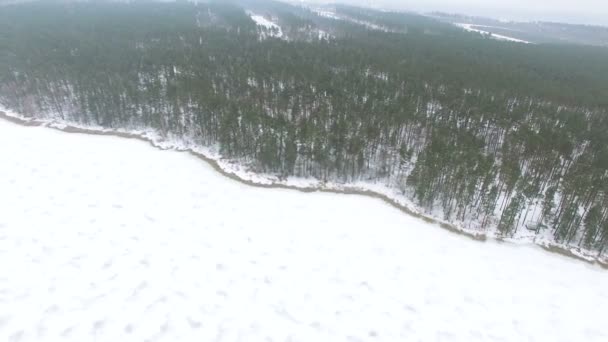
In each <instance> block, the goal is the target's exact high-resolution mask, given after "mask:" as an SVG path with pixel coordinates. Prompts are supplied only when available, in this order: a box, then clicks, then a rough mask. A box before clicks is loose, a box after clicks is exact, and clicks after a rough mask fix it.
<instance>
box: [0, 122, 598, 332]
mask: <svg viewBox="0 0 608 342" xmlns="http://www.w3.org/2000/svg"><path fill="white" fill-rule="evenodd" d="M0 146H1V147H0V341H11V342H12V341H20V342H21V341H74V342H82V341H107V342H116V341H121V342H123V341H137V342H141V341H170V342H174V341H204V342H207V341H246V342H250V341H253V342H255V341H304V342H313V341H314V342H319V341H328V342H339V341H466V342H469V341H515V342H520V341H552V342H553V341H568V342H570V341H608V326H606V322H605V318H606V316H605V313H606V308H607V307H608V271H606V270H603V269H601V268H599V267H596V266H591V265H588V264H585V263H583V262H581V261H577V260H574V259H569V258H566V257H562V256H559V255H556V254H550V253H547V252H545V251H543V250H542V249H540V248H538V247H533V246H519V245H511V244H498V243H495V242H488V243H481V242H477V241H473V240H470V239H468V238H465V237H462V236H459V235H456V234H453V233H450V232H447V231H445V230H443V229H441V228H439V227H437V226H434V225H430V224H427V223H424V222H422V221H419V220H417V219H414V218H412V217H409V216H407V215H405V214H403V213H402V212H400V211H398V210H396V209H393V208H391V207H390V206H388V205H385V204H384V203H382V202H381V201H379V200H374V199H370V198H366V197H361V196H347V195H336V194H304V193H300V192H296V191H289V190H269V189H259V188H253V187H248V186H245V185H242V184H240V183H238V182H235V181H232V180H230V179H228V178H226V177H224V176H222V175H220V174H218V173H217V172H215V171H214V170H213V169H212V168H211V167H209V166H208V165H206V164H205V163H203V162H202V161H200V160H198V159H196V158H195V157H193V156H191V155H189V154H186V153H178V152H171V151H161V150H158V149H154V148H152V147H150V146H149V145H148V144H146V143H144V142H140V141H136V140H126V139H121V138H114V137H107V136H106V137H102V136H86V135H75V134H67V133H62V132H59V131H55V130H51V129H48V128H40V127H22V126H18V125H15V124H11V123H8V122H5V121H0Z"/></svg>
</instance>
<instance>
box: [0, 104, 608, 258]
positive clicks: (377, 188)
mask: <svg viewBox="0 0 608 342" xmlns="http://www.w3.org/2000/svg"><path fill="white" fill-rule="evenodd" d="M0 119H4V120H9V121H11V122H13V123H17V124H21V125H26V126H45V127H49V128H52V129H56V130H60V131H63V132H66V133H80V134H93V135H109V136H117V137H122V138H128V139H138V140H142V141H145V142H148V143H150V145H152V146H153V147H156V148H159V149H163V150H175V151H179V152H186V153H190V154H192V155H194V156H196V157H197V158H199V159H201V160H203V161H205V162H206V163H208V164H209V165H210V166H211V167H212V168H213V169H214V170H216V171H217V172H219V173H221V174H222V175H224V176H226V177H229V178H231V179H233V180H236V181H238V182H240V183H243V184H246V185H249V186H255V187H262V188H275V189H276V188H278V189H291V190H297V191H300V192H308V193H309V192H326V193H336V194H346V195H360V196H367V197H372V198H375V199H379V200H381V201H383V202H385V203H386V204H388V205H390V206H392V207H394V208H396V209H399V210H400V211H402V212H404V213H405V214H408V215H411V216H414V217H416V218H419V219H422V220H424V221H426V222H427V223H431V224H435V225H437V226H439V227H441V228H443V229H445V230H449V231H450V232H453V233H457V234H460V235H464V236H467V237H469V238H472V239H474V240H478V241H486V240H488V239H493V240H497V241H504V242H509V243H514V244H535V245H538V246H540V247H542V248H543V249H544V250H546V251H548V252H551V253H557V254H561V255H564V256H567V257H572V258H576V259H579V260H581V261H584V262H587V263H591V264H597V265H599V266H601V267H603V268H605V269H608V259H606V258H599V257H598V256H597V255H596V253H593V252H590V251H585V250H583V249H580V248H575V247H571V246H567V245H564V244H558V243H555V242H552V241H548V240H545V239H536V238H533V239H530V238H527V237H516V238H505V237H502V236H500V235H498V234H497V233H496V231H495V230H491V229H489V230H487V231H479V230H475V229H468V228H465V227H462V226H460V225H458V224H454V223H452V222H448V221H446V220H443V219H440V218H438V217H434V216H432V215H428V214H425V213H423V212H422V211H421V210H420V209H419V208H417V206H416V205H415V204H414V203H412V202H411V201H409V200H408V199H407V198H405V196H403V195H401V194H399V193H398V192H397V191H396V190H395V189H391V188H389V187H387V186H384V185H381V184H373V183H366V182H358V183H352V184H339V183H334V182H321V181H319V180H315V179H301V178H293V177H291V178H287V179H279V178H278V177H276V176H273V175H268V174H259V173H255V172H252V171H249V170H247V169H246V168H245V167H244V166H243V165H241V164H239V163H237V162H235V161H231V160H226V159H224V158H222V156H221V154H220V153H219V152H218V150H217V149H216V148H214V147H203V146H200V145H197V144H195V143H193V142H188V141H184V140H183V139H179V138H177V137H168V138H163V137H162V136H161V135H160V134H158V133H157V132H155V131H154V130H125V129H107V128H103V127H95V126H84V125H78V124H74V123H71V122H63V121H59V120H47V119H33V118H27V117H25V116H23V115H20V114H18V113H16V112H14V111H11V110H9V109H7V108H5V107H3V106H1V105H0Z"/></svg>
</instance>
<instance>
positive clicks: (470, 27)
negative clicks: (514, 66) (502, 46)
mask: <svg viewBox="0 0 608 342" xmlns="http://www.w3.org/2000/svg"><path fill="white" fill-rule="evenodd" d="M454 25H456V26H458V27H461V28H463V29H465V30H466V31H469V32H477V33H481V34H490V35H491V38H494V39H496V40H505V41H509V42H515V43H524V44H532V43H531V42H529V41H527V40H522V39H517V38H513V37H508V36H504V35H502V34H496V33H493V32H491V31H484V30H480V29H478V28H476V27H487V28H488V29H491V28H493V27H492V26H487V25H474V24H462V23H455V24H454Z"/></svg>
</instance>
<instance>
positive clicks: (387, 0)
mask: <svg viewBox="0 0 608 342" xmlns="http://www.w3.org/2000/svg"><path fill="white" fill-rule="evenodd" d="M305 2H315V3H323V4H329V3H335V2H338V3H344V4H351V5H358V6H366V7H372V8H385V9H391V10H410V11H419V12H433V11H441V12H450V13H461V14H467V15H474V16H487V17H493V18H498V19H505V20H516V21H537V20H540V21H558V22H565V23H573V24H587V25H608V2H606V1H602V0H580V1H571V0H537V1H526V0H494V1H484V0H373V1H372V0H305Z"/></svg>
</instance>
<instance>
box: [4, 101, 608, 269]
mask: <svg viewBox="0 0 608 342" xmlns="http://www.w3.org/2000/svg"><path fill="white" fill-rule="evenodd" d="M0 119H3V120H6V121H10V122H12V123H15V124H18V125H23V126H47V127H48V128H51V129H55V130H59V131H62V132H65V133H72V134H88V135H106V136H113V137H120V138H126V139H136V140H140V141H143V142H146V143H149V144H150V145H151V146H153V147H155V148H158V149H163V150H167V149H166V148H163V147H160V146H158V145H156V144H155V143H154V141H152V140H151V139H149V138H147V137H145V136H142V135H139V134H135V133H125V132H118V131H112V130H107V131H100V130H95V129H86V128H81V127H74V126H70V125H67V124H65V125H63V124H62V126H49V125H48V123H47V122H44V121H41V120H36V119H22V118H18V117H14V116H9V115H7V114H6V113H5V112H3V111H0ZM168 150H174V151H176V152H181V153H189V154H190V155H192V156H194V157H196V158H198V159H200V160H202V161H204V162H206V163H207V164H208V165H210V166H211V167H212V168H213V169H214V170H215V171H217V172H219V173H220V174H222V175H223V176H225V177H228V178H230V179H232V180H234V181H237V182H239V183H242V184H245V185H248V186H253V187H258V188H266V189H286V190H295V191H299V192H303V193H313V192H323V193H332V194H342V195H357V196H367V197H371V198H375V199H379V200H381V201H383V202H384V203H386V204H388V205H390V206H392V207H394V208H396V209H398V210H400V211H401V212H403V213H405V214H407V215H411V216H413V217H416V218H419V219H421V220H423V221H425V222H427V223H431V224H434V225H437V226H439V227H441V228H443V229H445V230H448V231H450V232H452V233H455V234H459V235H462V236H466V237H468V238H471V239H473V240H476V241H480V242H485V241H487V240H488V237H487V235H486V234H485V233H483V232H471V231H466V230H462V229H459V228H458V227H456V226H455V225H452V224H447V223H444V222H440V221H438V220H436V219H434V218H432V217H429V216H426V215H423V214H420V213H417V212H414V211H412V210H411V209H409V208H408V207H406V206H404V205H401V204H400V203H398V202H396V201H395V200H393V199H391V198H390V197H388V196H386V195H383V194H379V193H377V192H374V191H371V190H361V189H355V188H348V187H344V188H343V189H331V188H323V187H296V186H289V185H284V184H261V183H256V182H253V181H249V180H246V179H242V178H240V177H239V176H237V175H235V174H233V173H230V172H227V171H225V170H224V169H222V167H221V166H220V165H219V163H218V162H217V161H216V160H214V159H211V158H208V157H207V156H205V155H203V154H201V153H198V152H196V151H193V150H190V149H188V150H178V149H171V148H169V149H168ZM496 240H497V241H499V242H504V240H502V239H501V238H496ZM539 246H540V247H541V248H543V249H544V250H545V251H548V252H550V253H556V254H560V255H563V256H566V257H570V258H575V259H578V260H581V261H584V262H586V263H589V264H598V265H600V266H601V267H602V268H604V269H608V261H603V260H599V259H597V258H596V259H595V260H589V259H586V258H583V257H581V256H579V255H577V254H576V253H574V252H573V251H572V250H570V249H567V248H564V247H562V246H559V245H556V244H548V245H541V244H539Z"/></svg>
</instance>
